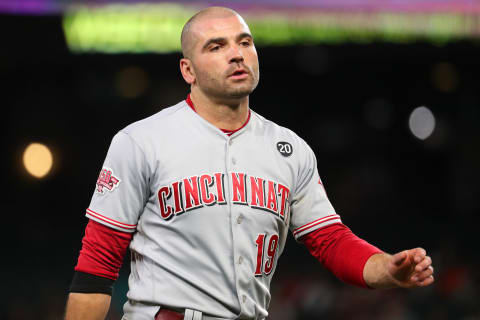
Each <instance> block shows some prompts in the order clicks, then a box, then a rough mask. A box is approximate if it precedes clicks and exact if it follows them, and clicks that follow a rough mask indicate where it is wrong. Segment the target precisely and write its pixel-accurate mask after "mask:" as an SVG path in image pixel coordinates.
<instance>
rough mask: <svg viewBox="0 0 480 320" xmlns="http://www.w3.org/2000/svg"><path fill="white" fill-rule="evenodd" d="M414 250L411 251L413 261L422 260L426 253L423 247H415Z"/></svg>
mask: <svg viewBox="0 0 480 320" xmlns="http://www.w3.org/2000/svg"><path fill="white" fill-rule="evenodd" d="M414 250H415V251H414V252H413V261H415V262H416V263H419V262H420V261H422V260H423V258H425V256H426V255H427V251H425V249H423V248H416V249H414Z"/></svg>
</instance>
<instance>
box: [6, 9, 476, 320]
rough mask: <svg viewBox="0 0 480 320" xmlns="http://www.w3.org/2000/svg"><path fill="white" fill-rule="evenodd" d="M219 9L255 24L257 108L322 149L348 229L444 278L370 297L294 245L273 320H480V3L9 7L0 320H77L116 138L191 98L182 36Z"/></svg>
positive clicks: (117, 309) (121, 292)
mask: <svg viewBox="0 0 480 320" xmlns="http://www.w3.org/2000/svg"><path fill="white" fill-rule="evenodd" d="M208 5H225V6H229V7H232V8H234V9H237V10H238V11H239V12H240V13H241V14H242V15H244V17H245V18H246V20H247V22H249V23H250V25H251V29H252V32H253V35H254V37H255V41H256V45H257V49H258V52H259V57H260V66H261V81H260V84H259V87H258V88H257V90H256V91H255V92H254V93H253V94H252V98H251V107H252V109H254V110H255V111H257V112H259V113H260V114H262V115H264V116H266V117H267V118H270V119H272V120H274V121H276V122H277V123H279V124H281V125H284V126H287V127H289V128H291V129H293V130H294V131H296V132H297V133H298V134H299V135H300V136H301V137H303V138H304V139H305V140H307V141H308V143H309V144H310V145H311V146H312V148H313V149H314V151H315V152H316V154H317V158H318V166H319V171H320V174H321V176H322V179H323V181H324V183H325V185H326V188H327V192H328V194H329V197H330V200H331V201H332V203H333V205H334V207H335V208H336V209H337V212H338V213H339V214H340V215H342V218H343V221H344V222H345V223H346V224H347V225H348V226H349V227H350V228H351V229H352V230H353V231H354V232H355V233H356V234H358V235H359V236H361V237H363V238H365V239H366V240H368V241H370V242H372V243H374V244H376V245H377V246H379V247H380V248H382V249H383V250H385V251H387V252H395V251H397V250H401V249H405V248H410V247H414V246H423V247H425V248H426V249H427V250H428V251H429V252H430V254H431V255H432V257H433V259H434V265H435V268H436V279H437V281H436V283H435V284H434V285H433V286H431V287H429V288H425V289H420V290H415V291H407V290H389V291H369V290H360V289H356V288H353V287H350V286H347V285H345V284H343V283H341V282H339V281H338V280H336V279H335V278H333V277H332V276H331V275H330V274H329V273H327V272H325V271H324V270H323V269H322V268H321V266H320V264H319V263H318V262H316V261H315V260H314V259H313V258H311V257H310V256H309V254H308V252H307V251H306V249H305V248H303V247H302V246H300V245H298V244H297V243H296V242H295V241H294V240H293V237H290V238H289V240H288V243H287V246H286V250H285V252H284V254H283V256H282V257H281V258H280V263H279V265H278V268H277V272H276V274H275V279H274V281H273V284H272V295H273V298H272V299H273V300H272V304H271V308H270V312H271V316H270V319H275V320H277V319H280V320H300V319H392V320H400V319H406V320H410V319H412V320H416V319H435V320H437V319H455V320H456V319H461V320H473V319H480V306H479V301H480V271H479V270H480V261H479V253H478V238H477V237H476V235H478V224H477V222H476V221H478V220H477V218H478V214H479V209H480V200H479V197H480V191H479V190H480V188H479V181H480V165H479V163H480V152H479V146H480V125H479V120H480V82H479V74H480V64H479V60H480V2H479V1H475V0H437V1H427V0H422V1H420V0H418V1H414V0H402V1H399V0H355V1H354V0H336V1H333V0H316V1H315V0H296V1H295V0H276V1H272V0H256V1H253V0H248V1H228V2H227V1H207V2H196V1H177V2H175V3H165V2H150V3H147V2H139V1H137V0H130V1H127V0H124V1H122V2H118V1H117V2H113V1H110V0H90V1H81V0H70V1H63V0H28V1H27V0H16V1H15V0H1V1H0V30H1V34H2V38H1V40H0V41H1V44H2V46H1V50H0V83H2V99H1V100H0V101H1V102H0V103H1V105H2V107H3V108H2V109H3V110H4V112H5V114H4V115H3V116H2V117H1V119H2V126H1V128H2V130H3V131H4V132H3V134H2V140H3V143H2V146H3V150H4V151H3V156H2V161H3V168H4V173H5V176H4V180H3V181H4V184H3V185H4V187H3V189H4V190H5V191H4V192H3V199H4V200H3V202H4V209H3V210H4V214H3V217H4V218H3V221H4V222H3V224H4V231H3V232H2V238H3V252H2V253H3V254H2V259H1V261H2V263H1V267H0V268H1V271H2V273H1V275H2V280H1V287H2V290H1V293H0V294H1V299H0V304H1V305H0V318H1V319H8V320H23V319H61V318H62V314H63V308H64V304H65V300H66V297H67V290H68V286H69V283H70V280H71V277H72V275H73V267H74V265H75V264H76V259H77V255H78V252H79V250H80V246H81V238H82V236H83V230H84V227H85V225H86V223H87V219H86V218H85V217H84V210H85V209H86V207H87V206H88V204H89V200H90V197H91V194H92V192H93V189H94V186H95V181H96V178H97V175H98V172H99V170H100V168H101V165H102V162H103V159H104V157H105V154H106V151H107V148H108V145H109V143H110V139H111V138H112V137H113V135H114V134H115V133H116V132H117V131H118V130H119V129H121V128H123V127H124V126H126V125H127V124H129V123H131V122H133V121H136V120H139V119H141V118H144V117H147V116H149V115H151V114H153V113H155V112H157V111H159V110H160V109H161V108H162V107H165V106H169V105H172V104H174V103H176V102H177V101H179V100H181V99H184V98H185V97H186V94H187V93H188V91H189V90H188V87H187V85H186V84H185V83H184V82H183V80H182V78H181V75H180V73H179V70H178V60H179V58H180V54H179V52H178V49H179V40H178V39H179V34H180V30H181V27H182V25H183V23H184V22H185V21H186V20H187V19H188V17H189V16H190V15H191V14H192V13H193V12H195V11H196V10H197V9H199V8H202V7H205V6H208ZM32 143H33V145H32ZM475 243H477V245H475ZM128 271H129V266H128V258H127V259H126V263H125V265H124V267H123V268H122V272H121V276H120V279H119V280H118V282H117V284H116V288H115V292H114V296H113V302H112V308H111V312H110V314H109V319H120V318H121V312H122V311H121V308H122V304H123V303H124V301H125V293H126V291H127V287H126V286H127V275H128ZM166 294H168V293H166Z"/></svg>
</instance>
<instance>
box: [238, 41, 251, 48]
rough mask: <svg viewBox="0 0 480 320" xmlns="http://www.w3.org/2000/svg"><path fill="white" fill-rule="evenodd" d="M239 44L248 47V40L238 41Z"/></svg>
mask: <svg viewBox="0 0 480 320" xmlns="http://www.w3.org/2000/svg"><path fill="white" fill-rule="evenodd" d="M240 45H242V46H244V47H248V46H249V45H250V41H242V42H240Z"/></svg>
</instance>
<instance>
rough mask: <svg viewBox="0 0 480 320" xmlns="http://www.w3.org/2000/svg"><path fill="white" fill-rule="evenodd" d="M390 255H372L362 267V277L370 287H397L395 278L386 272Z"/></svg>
mask: <svg viewBox="0 0 480 320" xmlns="http://www.w3.org/2000/svg"><path fill="white" fill-rule="evenodd" d="M391 258H392V256H391V255H389V254H387V253H378V254H374V255H372V256H371V257H370V258H369V259H368V260H367V262H366V263H365V267H364V268H363V279H364V280H365V282H366V283H367V285H368V286H369V287H370V288H374V289H380V288H394V287H397V283H396V282H395V279H393V278H392V276H391V275H390V274H389V273H388V263H389V262H390V260H391Z"/></svg>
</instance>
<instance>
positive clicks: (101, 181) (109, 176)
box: [95, 168, 120, 194]
mask: <svg viewBox="0 0 480 320" xmlns="http://www.w3.org/2000/svg"><path fill="white" fill-rule="evenodd" d="M119 183H120V179H119V178H118V177H115V176H114V175H113V170H112V169H110V168H103V169H102V171H100V175H99V176H98V179H97V188H96V189H95V191H96V192H98V193H100V194H104V193H105V190H107V191H110V192H112V191H113V190H115V188H116V187H118V185H119Z"/></svg>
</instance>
